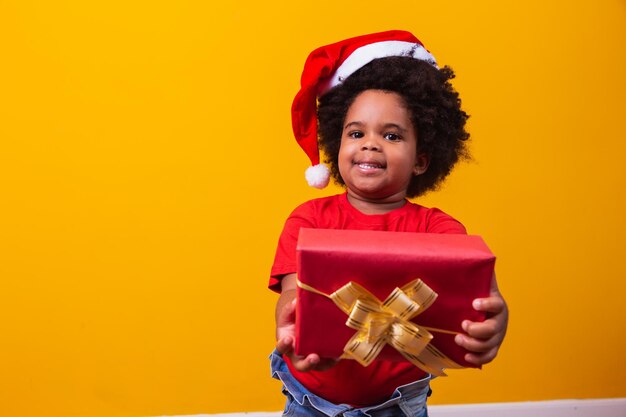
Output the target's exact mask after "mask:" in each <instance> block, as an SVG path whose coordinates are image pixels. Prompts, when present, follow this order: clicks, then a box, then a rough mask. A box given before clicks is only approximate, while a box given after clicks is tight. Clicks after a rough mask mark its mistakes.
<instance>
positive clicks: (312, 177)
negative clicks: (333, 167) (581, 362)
mask: <svg viewBox="0 0 626 417" xmlns="http://www.w3.org/2000/svg"><path fill="white" fill-rule="evenodd" d="M304 177H305V178H306V182H308V183H309V185H310V186H311V187H315V188H320V189H321V188H324V187H326V186H327V185H328V182H329V181H330V170H329V169H328V167H327V166H326V165H324V164H317V165H313V166H310V167H308V168H307V169H306V171H305V172H304Z"/></svg>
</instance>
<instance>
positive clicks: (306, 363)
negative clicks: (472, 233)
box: [269, 31, 508, 417]
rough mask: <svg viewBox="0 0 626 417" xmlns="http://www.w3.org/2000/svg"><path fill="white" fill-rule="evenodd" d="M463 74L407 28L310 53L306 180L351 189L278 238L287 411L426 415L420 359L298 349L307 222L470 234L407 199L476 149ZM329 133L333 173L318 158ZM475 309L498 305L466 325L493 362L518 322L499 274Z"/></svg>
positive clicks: (480, 353)
mask: <svg viewBox="0 0 626 417" xmlns="http://www.w3.org/2000/svg"><path fill="white" fill-rule="evenodd" d="M453 77H454V74H453V72H452V70H451V69H450V68H448V67H444V68H441V69H440V68H438V67H437V65H436V63H435V60H434V58H433V57H432V55H430V53H428V52H427V51H426V50H425V49H424V47H423V45H422V44H421V43H420V41H419V40H417V38H415V37H414V36H413V35H412V34H410V33H408V32H404V31H389V32H383V33H376V34H372V35H365V36H360V37H356V38H352V39H348V40H345V41H342V42H339V43H336V44H332V45H328V46H325V47H322V48H319V49H317V50H315V51H313V52H312V53H311V55H310V56H309V58H308V59H307V62H306V64H305V68H304V72H303V75H302V89H301V90H300V92H299V93H298V95H297V96H296V98H295V100H294V103H293V107H292V120H293V127H294V133H295V136H296V139H297V140H298V142H299V144H300V146H301V147H302V148H303V149H304V150H305V152H306V153H307V155H308V156H309V158H310V159H311V162H312V163H313V165H314V166H313V167H312V168H309V170H307V171H308V172H307V179H308V180H309V183H310V184H311V185H314V186H317V187H324V186H325V185H326V184H327V183H328V177H329V174H332V176H333V178H334V180H335V181H336V182H337V183H339V184H341V185H343V186H344V187H345V189H346V192H345V193H343V194H340V195H335V196H331V197H326V198H319V199H315V200H311V201H308V202H306V203H304V204H302V205H301V206H299V207H298V208H296V209H295V210H294V211H293V213H292V214H291V215H290V216H289V218H288V219H287V221H286V223H285V226H284V229H283V232H282V234H281V236H280V240H279V243H278V248H277V252H276V258H275V261H274V265H273V267H272V273H271V278H270V282H269V288H270V289H272V290H274V291H277V292H280V297H279V299H278V303H277V306H276V337H277V343H276V351H275V352H274V353H273V354H272V356H271V361H272V372H273V376H274V377H275V378H277V379H280V380H281V381H282V382H283V385H284V389H283V392H284V394H285V395H286V396H287V405H286V407H285V414H284V415H290V416H291V415H293V416H339V415H341V416H346V417H348V416H350V417H351V416H354V417H356V416H403V415H406V416H427V410H426V398H427V397H428V395H429V394H430V389H429V381H430V379H431V378H432V377H431V375H429V374H426V373H425V372H423V371H422V370H420V369H419V368H417V367H415V366H414V365H412V364H410V363H406V362H390V361H384V360H374V362H373V363H372V364H371V365H369V366H367V367H363V366H361V365H360V364H359V363H357V362H356V361H354V360H336V359H333V358H320V357H319V355H317V354H310V355H308V356H306V357H300V356H297V355H295V354H294V350H293V349H294V344H295V324H294V322H295V303H296V298H295V294H296V275H295V272H296V242H297V238H298V231H299V230H300V228H301V227H308V228H326V229H355V230H385V231H403V232H408V231H412V232H418V233H419V232H421V233H424V232H428V233H463V234H465V233H466V231H465V228H464V227H463V225H461V223H459V222H458V221H456V220H455V219H453V218H452V217H450V216H448V215H447V214H445V213H443V212H442V211H440V210H438V209H435V208H432V209H428V208H425V207H422V206H419V205H417V204H414V203H411V202H409V201H408V200H407V199H406V198H407V197H416V196H419V195H421V194H423V193H425V192H426V191H428V190H432V189H435V188H436V187H437V186H438V185H439V184H440V183H441V181H442V180H443V179H444V178H445V177H446V176H447V175H448V174H449V173H450V171H451V169H452V167H453V166H454V164H455V163H456V162H457V160H458V159H459V157H464V156H467V152H466V148H465V141H466V139H467V138H468V136H469V135H468V133H467V132H466V131H465V121H466V119H467V117H468V116H467V115H466V114H465V112H463V111H462V110H461V108H460V100H459V98H458V94H457V93H456V91H455V90H454V89H453V88H452V86H451V84H450V83H449V80H450V79H452V78H453ZM316 100H319V104H318V106H317V117H316ZM318 126H319V132H318V131H317V130H318V129H317V127H318ZM318 134H319V144H320V145H321V147H322V149H323V151H324V153H325V155H326V156H327V158H328V160H327V162H328V163H329V164H330V173H328V170H327V168H325V166H324V165H320V164H319V152H318ZM473 307H474V308H475V309H476V310H479V311H485V312H487V313H488V317H487V320H485V321H484V322H481V323H478V322H470V321H467V320H466V321H464V322H463V323H462V327H463V329H464V330H465V332H466V333H467V334H464V335H457V336H456V339H455V341H456V343H457V344H459V345H460V346H462V347H464V348H466V349H467V350H468V351H469V352H470V353H468V354H467V355H466V357H465V359H466V360H467V361H468V362H471V363H473V364H476V365H481V364H485V363H487V362H490V361H491V360H493V359H494V357H495V356H496V354H497V351H498V348H499V347H500V345H501V343H502V340H503V338H504V334H505V332H506V327H507V317H508V310H507V307H506V303H505V302H504V299H503V298H502V296H501V295H500V293H499V292H498V288H497V285H496V281H495V276H494V278H493V282H492V290H491V294H490V296H489V297H487V298H483V299H477V300H474V302H473Z"/></svg>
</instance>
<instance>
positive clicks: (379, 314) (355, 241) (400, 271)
mask: <svg viewBox="0 0 626 417" xmlns="http://www.w3.org/2000/svg"><path fill="white" fill-rule="evenodd" d="M297 260H298V271H297V272H298V290H297V297H298V303H297V309H296V347H295V349H296V353H297V354H299V355H306V354H309V353H317V354H319V355H320V356H322V357H331V358H338V357H344V358H345V357H351V356H350V354H347V353H350V352H347V351H346V348H347V347H348V345H349V344H350V343H354V340H357V342H358V341H359V340H360V341H362V342H363V343H365V342H364V340H367V342H368V343H370V342H371V343H372V346H373V345H374V344H375V345H377V346H378V348H377V352H374V355H375V357H376V358H377V359H385V360H394V361H402V360H405V361H406V360H410V361H411V362H413V363H415V364H416V365H417V366H419V367H420V368H422V369H424V370H426V371H429V372H431V373H434V374H442V372H441V373H439V372H436V371H433V369H432V366H430V367H429V366H426V367H424V366H422V361H423V360H424V357H426V358H427V359H428V357H431V358H432V357H433V355H434V356H440V355H442V357H443V359H441V358H439V359H436V358H435V359H432V360H434V361H435V362H437V360H439V361H440V362H439V363H438V364H437V363H435V368H450V367H472V366H475V365H472V364H470V363H468V362H466V361H465V360H464V359H463V357H464V355H465V354H466V353H467V351H466V350H465V349H463V348H462V347H460V346H458V345H457V344H456V343H455V342H454V337H455V335H456V333H463V329H462V328H461V322H462V321H463V320H465V319H467V320H471V321H483V320H484V319H485V313H483V312H479V311H476V310H474V309H473V307H472V301H473V300H474V299H475V298H479V297H486V296H488V295H489V289H490V285H491V279H492V275H493V270H494V264H495V256H494V255H493V254H492V253H491V251H490V250H489V248H488V247H487V246H486V244H485V243H484V242H483V240H482V238H480V237H479V236H468V235H458V234H432V233H406V232H383V231H362V230H328V229H306V228H303V229H301V230H300V234H299V238H298V245H297ZM346 284H349V285H348V286H346ZM416 284H417V286H416ZM423 284H426V285H425V286H424V285H423ZM349 286H352V287H351V288H347V287H349ZM403 286H408V287H407V288H408V289H407V288H405V292H406V294H408V298H411V297H413V298H414V299H417V302H416V303H415V302H414V303H413V307H412V308H414V310H415V308H417V310H415V311H417V313H415V312H414V313H411V314H409V315H408V316H407V317H408V320H406V318H407V317H402V314H404V313H402V312H401V311H400V310H398V311H400V312H398V313H397V314H396V313H395V312H394V311H395V310H394V311H391V310H389V309H388V308H387V307H392V308H393V307H394V306H393V303H394V302H395V301H394V300H395V299H397V297H396V295H397V292H398V291H399V290H397V288H402V287H403ZM418 287H419V288H418ZM416 288H417V292H418V293H421V294H418V295H417V296H415V295H411V294H415V293H416V291H413V292H411V291H412V289H416ZM428 288H430V289H431V290H432V291H433V292H434V293H435V295H434V296H433V295H432V294H430V293H428ZM394 291H396V293H394ZM424 291H427V292H426V293H424ZM357 293H358V294H361V295H360V296H358V295H356V296H355V294H357ZM392 293H393V294H395V295H392ZM346 294H347V296H346ZM406 294H405V293H404V292H403V293H402V294H401V295H402V296H403V297H404V298H407V295H406ZM352 296H354V297H355V298H354V299H352V300H351V301H350V300H349V301H348V302H347V303H346V302H344V301H345V300H347V299H349V298H350V297H352ZM359 297H360V299H361V300H362V301H363V300H364V302H359V303H357V304H358V306H356V308H355V306H354V301H355V300H356V299H357V298H359ZM373 297H375V298H373ZM420 297H421V298H420ZM401 298H402V297H401ZM404 298H403V299H404ZM409 302H410V301H409ZM350 303H352V304H353V305H352V306H351V308H352V310H351V311H349V310H350V308H349V307H348V306H346V305H345V304H350ZM416 306H417V307H416ZM407 308H408V307H407ZM402 309H404V307H402ZM357 310H361V311H357ZM396 310H397V309H396ZM418 310H419V311H418ZM390 311H391V312H390ZM351 314H352V315H351ZM359 314H360V315H359ZM368 314H369V315H370V316H368V317H370V319H371V320H370V321H369V323H370V324H363V322H364V320H363V318H364V317H365V316H367V315H368ZM349 316H350V317H352V316H354V317H352V319H350V320H348V317H349ZM372 317H373V318H372ZM368 320H369V319H368ZM350 321H352V322H353V323H356V324H357V326H356V327H354V326H352V327H349V325H350V323H349V322H350ZM347 322H348V323H347ZM381 323H382V324H381ZM391 324H393V326H392V325H391ZM359 325H362V326H364V327H361V328H360V330H355V329H359ZM381 329H382V330H381ZM394 329H395V330H394ZM398 329H400V330H398ZM403 329H404V330H406V332H408V333H406V332H405V333H406V334H404V335H403V336H402V337H404V339H403V341H402V342H397V343H395V344H394V346H391V344H390V342H389V339H390V338H395V337H396V336H395V335H396V334H397V333H398V332H401V333H402V332H404V330H403ZM377 332H378V333H377ZM381 332H382V333H381ZM359 334H360V335H359ZM390 334H392V336H393V337H390ZM407 334H408V336H407ZM407 337H408V339H407ZM424 338H425V339H428V340H421V339H424ZM407 340H408V341H409V343H417V344H418V345H424V344H425V345H426V348H424V350H423V352H422V353H420V354H419V355H417V356H418V357H417V358H416V357H414V356H415V352H416V351H411V352H409V353H410V354H409V355H408V356H407V355H406V352H404V353H402V352H401V351H402V349H401V348H400V347H398V346H397V345H398V344H399V345H400V346H404V343H405V342H406V341H407ZM357 344H358V343H357ZM372 349H373V348H372ZM419 349H420V348H419V347H418V351H419ZM424 355H425V356H424ZM370 356H371V355H370ZM353 359H358V360H359V362H361V363H362V364H363V365H364V366H366V365H367V364H368V363H369V362H371V360H373V358H371V357H370V358H369V359H367V360H362V359H363V358H360V359H359V358H354V357H353ZM413 359H416V360H413ZM448 359H449V360H450V361H448ZM429 360H430V359H429Z"/></svg>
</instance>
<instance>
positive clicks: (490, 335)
mask: <svg viewBox="0 0 626 417" xmlns="http://www.w3.org/2000/svg"><path fill="white" fill-rule="evenodd" d="M472 306H473V307H474V309H475V310H478V311H484V312H486V313H487V318H486V320H485V321H483V322H472V321H469V320H464V321H463V323H462V327H463V330H465V332H466V333H467V334H466V335H461V334H459V335H457V336H456V338H455V341H456V343H457V344H458V345H459V346H462V347H464V348H465V349H467V350H469V351H470V352H472V353H468V354H466V355H465V360H466V361H468V362H470V363H473V364H475V365H483V364H486V363H489V362H491V361H492V360H493V359H494V358H495V357H496V355H497V354H498V349H500V345H502V341H503V340H504V336H505V334H506V329H507V325H508V321H509V309H508V307H507V305H506V302H505V301H504V298H502V295H501V294H500V291H499V290H498V283H497V282H496V274H495V272H494V274H493V278H492V280H491V290H490V293H489V297H487V298H477V299H475V300H474V302H473V303H472Z"/></svg>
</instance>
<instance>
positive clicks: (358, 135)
mask: <svg viewBox="0 0 626 417" xmlns="http://www.w3.org/2000/svg"><path fill="white" fill-rule="evenodd" d="M348 137H351V138H352V139H360V138H362V137H363V132H361V131H360V130H353V131H351V132H348Z"/></svg>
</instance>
